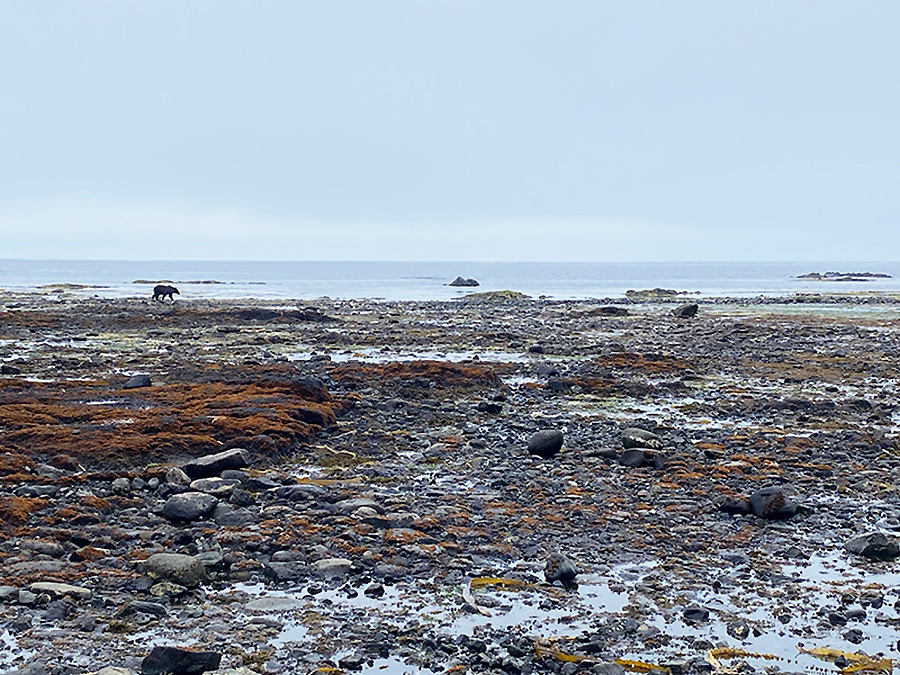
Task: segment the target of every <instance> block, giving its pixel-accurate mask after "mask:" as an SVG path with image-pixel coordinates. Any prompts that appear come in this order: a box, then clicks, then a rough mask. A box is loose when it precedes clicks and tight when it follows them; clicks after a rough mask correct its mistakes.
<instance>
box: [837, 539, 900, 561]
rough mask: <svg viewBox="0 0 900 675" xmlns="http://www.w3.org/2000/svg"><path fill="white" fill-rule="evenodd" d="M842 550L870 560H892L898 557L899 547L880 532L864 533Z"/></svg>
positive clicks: (899, 554)
mask: <svg viewBox="0 0 900 675" xmlns="http://www.w3.org/2000/svg"><path fill="white" fill-rule="evenodd" d="M844 548H845V549H847V550H848V551H850V553H855V554H856V555H861V556H863V557H865V558H869V559H870V560H893V559H894V558H897V557H898V556H900V546H898V545H897V542H896V541H892V540H890V539H888V538H887V536H886V535H885V534H884V533H882V532H866V533H865V534H860V535H857V536H855V537H853V538H852V539H850V540H849V541H848V542H847V543H846V544H844Z"/></svg>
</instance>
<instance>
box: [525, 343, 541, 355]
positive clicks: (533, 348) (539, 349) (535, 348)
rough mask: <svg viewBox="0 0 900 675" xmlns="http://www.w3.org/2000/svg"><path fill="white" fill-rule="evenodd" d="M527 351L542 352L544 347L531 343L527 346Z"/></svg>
mask: <svg viewBox="0 0 900 675" xmlns="http://www.w3.org/2000/svg"><path fill="white" fill-rule="evenodd" d="M528 353H529V354H543V353H544V347H543V346H542V345H531V346H530V347H528Z"/></svg>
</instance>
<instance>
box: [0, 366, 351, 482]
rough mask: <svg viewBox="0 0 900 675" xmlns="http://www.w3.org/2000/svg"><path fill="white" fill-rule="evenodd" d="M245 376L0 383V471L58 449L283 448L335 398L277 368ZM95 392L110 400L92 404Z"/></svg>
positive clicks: (317, 421)
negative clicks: (153, 382) (140, 383)
mask: <svg viewBox="0 0 900 675" xmlns="http://www.w3.org/2000/svg"><path fill="white" fill-rule="evenodd" d="M270 370H271V369H270ZM192 375H193V376H194V377H198V378H199V379H205V378H204V376H203V374H202V373H201V374H199V375H198V374H197V373H193V374H192ZM251 375H252V373H246V372H244V371H241V372H240V373H239V375H238V376H236V378H235V379H237V377H240V379H241V380H242V381H239V382H233V381H232V382H228V381H221V380H223V379H225V376H224V375H223V373H219V374H218V376H217V377H218V378H219V380H220V381H217V382H194V383H190V384H172V385H161V386H153V387H146V388H140V389H130V390H121V389H118V388H113V387H111V386H110V385H108V384H106V385H104V386H103V387H102V388H99V389H100V391H97V389H98V387H97V385H96V384H95V383H87V384H85V383H83V382H79V381H69V382H58V383H52V384H47V383H39V382H20V383H19V386H16V387H7V388H2V389H0V445H2V446H3V447H5V448H8V449H9V450H10V451H11V452H7V453H4V454H3V455H0V480H2V481H4V482H8V477H7V478H3V476H4V474H16V473H23V472H24V470H26V469H28V468H31V467H32V466H33V465H34V460H35V459H37V460H39V461H40V460H46V458H48V457H50V458H52V457H54V456H56V457H60V456H66V457H68V458H69V459H70V460H71V461H72V462H78V463H81V464H83V465H86V466H89V465H90V464H91V463H94V462H101V463H111V464H114V465H117V466H129V465H135V464H138V465H140V464H145V463H147V462H152V461H170V460H172V459H173V458H180V457H182V456H185V455H187V456H197V455H199V454H204V453H208V452H213V451H218V450H221V449H222V448H223V446H230V447H236V446H238V445H240V446H243V447H247V448H248V449H251V450H257V451H264V452H275V453H279V452H286V451H289V450H292V449H294V448H296V447H298V446H299V445H301V444H302V443H305V442H307V441H308V440H309V439H310V438H311V437H312V435H313V434H314V433H316V432H317V431H319V430H320V429H322V428H324V427H327V426H330V425H332V424H334V423H335V411H336V409H337V408H339V407H340V404H339V403H338V402H335V401H333V400H332V399H331V397H330V396H329V395H328V393H327V391H325V389H324V387H322V386H321V385H319V384H318V383H315V382H314V381H311V380H303V379H297V378H294V379H292V378H291V377H290V373H282V372H275V371H271V372H269V371H263V372H261V373H257V375H258V376H259V377H260V378H261V379H260V380H259V381H255V382H247V381H243V380H246V379H247V378H249V377H250V376H251ZM266 377H269V378H270V379H265V378H266ZM99 397H103V398H112V400H111V401H109V402H104V405H96V404H92V399H96V398H99Z"/></svg>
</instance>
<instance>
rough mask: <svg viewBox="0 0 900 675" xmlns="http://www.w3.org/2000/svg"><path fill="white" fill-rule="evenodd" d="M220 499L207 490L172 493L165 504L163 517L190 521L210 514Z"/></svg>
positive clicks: (162, 512)
mask: <svg viewBox="0 0 900 675" xmlns="http://www.w3.org/2000/svg"><path fill="white" fill-rule="evenodd" d="M218 503H219V500H218V499H216V498H215V497H213V496H212V495H208V494H206V493H205V492H182V493H181V494H177V495H172V496H171V497H169V498H168V499H167V500H166V503H165V504H163V507H162V511H161V512H160V513H161V515H162V516H163V518H168V519H169V520H181V521H185V522H190V521H192V520H199V519H200V518H203V517H204V516H206V515H209V514H210V513H211V512H212V510H213V509H214V508H215V507H216V504H218Z"/></svg>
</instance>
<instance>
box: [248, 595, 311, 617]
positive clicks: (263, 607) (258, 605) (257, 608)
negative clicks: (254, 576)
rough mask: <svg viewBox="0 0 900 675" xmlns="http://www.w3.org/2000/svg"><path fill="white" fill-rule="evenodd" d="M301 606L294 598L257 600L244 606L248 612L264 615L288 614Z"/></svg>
mask: <svg viewBox="0 0 900 675" xmlns="http://www.w3.org/2000/svg"><path fill="white" fill-rule="evenodd" d="M301 606H302V603H300V602H298V601H297V600H294V599H293V598H257V599H256V600H251V601H250V602H248V603H247V604H246V605H244V609H246V610H247V611H248V612H260V613H263V614H264V613H266V612H287V611H290V610H292V609H297V608H298V607H301Z"/></svg>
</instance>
